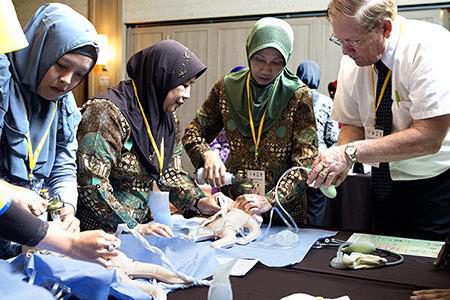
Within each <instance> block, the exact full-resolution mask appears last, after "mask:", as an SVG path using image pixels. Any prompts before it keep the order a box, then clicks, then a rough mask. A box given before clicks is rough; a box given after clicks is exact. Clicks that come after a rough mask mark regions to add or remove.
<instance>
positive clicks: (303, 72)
mask: <svg viewBox="0 0 450 300" xmlns="http://www.w3.org/2000/svg"><path fill="white" fill-rule="evenodd" d="M297 76H298V78H300V80H301V81H302V82H303V83H304V84H306V85H307V86H308V87H309V88H310V89H313V90H317V88H318V87H319V84H320V66H319V65H318V64H317V63H316V62H315V61H312V60H305V61H304V62H303V63H301V64H300V65H299V66H298V68H297Z"/></svg>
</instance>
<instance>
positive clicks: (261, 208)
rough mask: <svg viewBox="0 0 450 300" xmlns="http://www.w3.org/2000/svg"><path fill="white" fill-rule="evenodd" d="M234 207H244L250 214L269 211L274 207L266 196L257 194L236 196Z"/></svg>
mask: <svg viewBox="0 0 450 300" xmlns="http://www.w3.org/2000/svg"><path fill="white" fill-rule="evenodd" d="M234 207H237V208H240V209H242V210H243V211H245V212H246V213H248V214H249V215H254V214H258V215H260V214H262V213H265V212H267V211H269V210H270V209H271V208H272V205H271V204H270V203H269V201H268V200H267V199H266V197H264V196H260V195H257V194H244V195H240V196H239V197H237V198H236V201H235V202H234Z"/></svg>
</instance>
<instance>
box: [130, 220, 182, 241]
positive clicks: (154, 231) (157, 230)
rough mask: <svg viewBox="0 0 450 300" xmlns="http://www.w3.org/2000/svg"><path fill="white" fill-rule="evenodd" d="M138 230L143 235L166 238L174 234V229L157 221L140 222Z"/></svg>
mask: <svg viewBox="0 0 450 300" xmlns="http://www.w3.org/2000/svg"><path fill="white" fill-rule="evenodd" d="M136 230H137V231H138V232H139V233H140V234H142V235H147V234H148V235H156V236H161V237H166V238H170V237H173V236H174V234H173V232H172V229H170V227H169V226H167V225H164V224H161V223H157V222H151V223H146V224H139V225H138V226H136Z"/></svg>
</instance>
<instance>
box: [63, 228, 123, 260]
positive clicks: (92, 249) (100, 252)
mask: <svg viewBox="0 0 450 300" xmlns="http://www.w3.org/2000/svg"><path fill="white" fill-rule="evenodd" d="M118 248H120V240H119V239H118V238H116V237H115V236H114V235H111V234H108V233H106V232H104V231H103V230H89V231H83V232H81V233H80V234H74V235H73V239H72V245H71V247H70V248H69V251H68V252H67V253H65V254H66V255H68V256H70V257H72V258H75V259H81V260H87V261H92V262H97V263H99V264H101V265H102V266H105V267H111V262H110V261H109V260H110V259H111V258H112V257H114V256H117V255H119V251H118V250H117V249H118Z"/></svg>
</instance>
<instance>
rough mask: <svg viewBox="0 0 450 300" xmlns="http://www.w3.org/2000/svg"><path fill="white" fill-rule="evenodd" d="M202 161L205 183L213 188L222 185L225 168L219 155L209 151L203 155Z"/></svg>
mask: <svg viewBox="0 0 450 300" xmlns="http://www.w3.org/2000/svg"><path fill="white" fill-rule="evenodd" d="M203 159H204V161H205V164H204V172H203V177H204V179H205V182H206V183H209V184H210V185H212V186H214V187H221V186H222V185H224V183H225V173H226V172H227V168H226V167H225V165H224V164H223V161H222V160H221V159H220V157H219V155H218V154H217V153H216V152H215V151H212V150H209V151H206V152H205V153H203Z"/></svg>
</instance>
